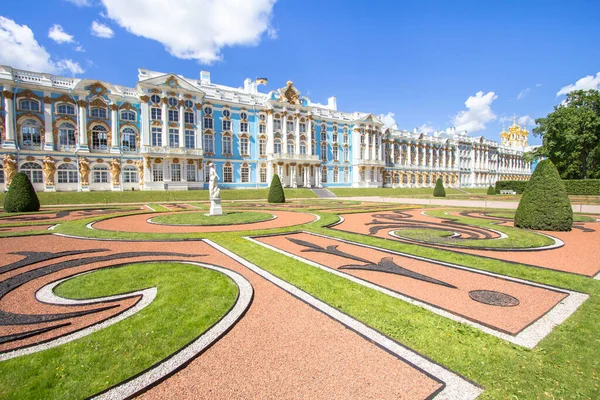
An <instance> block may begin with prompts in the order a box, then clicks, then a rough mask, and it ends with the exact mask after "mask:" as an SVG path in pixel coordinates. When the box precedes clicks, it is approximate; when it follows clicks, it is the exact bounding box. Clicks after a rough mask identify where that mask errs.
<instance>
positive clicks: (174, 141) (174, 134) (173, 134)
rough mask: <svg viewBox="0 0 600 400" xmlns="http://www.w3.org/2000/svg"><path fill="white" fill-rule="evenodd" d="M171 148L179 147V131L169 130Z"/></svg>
mask: <svg viewBox="0 0 600 400" xmlns="http://www.w3.org/2000/svg"><path fill="white" fill-rule="evenodd" d="M169 147H175V148H176V147H179V129H176V128H169Z"/></svg>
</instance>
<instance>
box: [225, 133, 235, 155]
mask: <svg viewBox="0 0 600 400" xmlns="http://www.w3.org/2000/svg"><path fill="white" fill-rule="evenodd" d="M222 141H223V155H228V156H230V155H233V147H232V145H231V136H229V135H223V139H222Z"/></svg>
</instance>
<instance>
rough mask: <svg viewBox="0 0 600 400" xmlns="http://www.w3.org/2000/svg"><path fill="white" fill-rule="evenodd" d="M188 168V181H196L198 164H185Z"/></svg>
mask: <svg viewBox="0 0 600 400" xmlns="http://www.w3.org/2000/svg"><path fill="white" fill-rule="evenodd" d="M185 167H186V168H185V169H186V175H185V176H186V179H187V181H188V182H196V165H195V164H188V165H186V166H185Z"/></svg>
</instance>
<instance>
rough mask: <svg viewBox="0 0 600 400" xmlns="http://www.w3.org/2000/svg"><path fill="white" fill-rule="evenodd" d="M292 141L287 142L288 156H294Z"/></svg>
mask: <svg viewBox="0 0 600 400" xmlns="http://www.w3.org/2000/svg"><path fill="white" fill-rule="evenodd" d="M294 147H295V146H294V141H293V140H288V142H287V153H288V154H294Z"/></svg>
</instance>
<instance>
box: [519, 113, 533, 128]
mask: <svg viewBox="0 0 600 400" xmlns="http://www.w3.org/2000/svg"><path fill="white" fill-rule="evenodd" d="M517 123H518V124H519V125H525V126H535V119H533V118H531V117H530V116H529V115H523V116H522V117H519V118H517Z"/></svg>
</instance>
